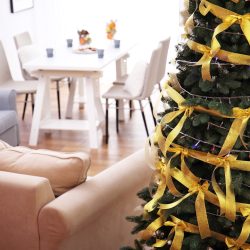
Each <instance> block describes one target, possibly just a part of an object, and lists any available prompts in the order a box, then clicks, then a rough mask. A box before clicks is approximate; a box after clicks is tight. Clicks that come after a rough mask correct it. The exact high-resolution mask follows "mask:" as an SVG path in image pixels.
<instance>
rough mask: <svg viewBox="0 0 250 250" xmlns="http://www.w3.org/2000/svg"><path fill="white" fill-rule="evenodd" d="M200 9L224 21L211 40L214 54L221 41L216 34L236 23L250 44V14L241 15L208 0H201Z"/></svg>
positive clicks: (203, 13)
mask: <svg viewBox="0 0 250 250" xmlns="http://www.w3.org/2000/svg"><path fill="white" fill-rule="evenodd" d="M199 10H200V13H201V14H202V15H204V16H205V15H206V14H207V13H208V12H209V11H211V13H212V14H213V15H214V16H216V17H218V18H220V19H222V20H223V22H222V23H221V24H219V25H218V26H217V27H216V28H215V30H214V34H213V37H212V41H211V50H212V54H216V53H217V52H218V51H219V49H220V47H221V46H220V43H219V41H218V40H217V38H216V36H217V35H218V34H220V33H221V32H223V31H224V30H226V29H228V28H229V27H230V26H232V25H233V24H234V23H239V24H240V26H241V29H242V31H243V33H244V35H245V37H246V39H247V41H248V43H249V44H250V14H245V15H239V14H237V13H235V12H232V11H230V10H228V9H224V8H222V7H220V6H218V5H215V4H212V3H210V2H208V1H206V0H203V1H201V3H200V5H199Z"/></svg>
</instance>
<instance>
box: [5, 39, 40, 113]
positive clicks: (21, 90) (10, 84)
mask: <svg viewBox="0 0 250 250" xmlns="http://www.w3.org/2000/svg"><path fill="white" fill-rule="evenodd" d="M0 62H1V67H0V89H8V90H11V89H14V90H15V91H16V94H17V95H18V94H25V95H34V94H35V93H36V89H37V81H36V80H35V81H34V80H25V81H14V80H13V79H12V76H11V73H10V68H9V64H8V61H7V57H6V54H5V50H4V47H3V44H2V42H1V41H0ZM27 102H28V100H25V103H24V107H25V108H26V104H27ZM33 110H34V100H32V111H33Z"/></svg>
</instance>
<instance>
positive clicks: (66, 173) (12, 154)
mask: <svg viewBox="0 0 250 250" xmlns="http://www.w3.org/2000/svg"><path fill="white" fill-rule="evenodd" d="M89 167H90V157H89V155H88V154H86V153H84V152H76V153H64V152H56V151H51V150H45V149H38V150H35V149H30V148H26V147H21V146H18V147H11V146H9V145H8V144H6V143H2V142H0V171H7V172H13V173H19V174H27V175H34V176H41V177H45V178H47V179H48V180H49V181H50V185H51V187H52V190H53V192H54V194H55V195H56V196H58V195H61V194H62V193H64V192H66V191H68V190H69V189H71V188H73V187H75V186H77V185H79V184H80V183H83V182H84V181H85V180H86V178H87V171H88V169H89Z"/></svg>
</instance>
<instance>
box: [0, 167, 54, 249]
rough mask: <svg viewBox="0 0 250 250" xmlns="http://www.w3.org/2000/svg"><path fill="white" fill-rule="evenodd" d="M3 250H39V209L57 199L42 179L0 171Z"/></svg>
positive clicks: (0, 212)
mask: <svg viewBox="0 0 250 250" xmlns="http://www.w3.org/2000/svg"><path fill="white" fill-rule="evenodd" d="M0 197H1V206H0V228H1V240H0V249H18V250H27V249H33V250H36V249H37V250H38V249H39V233H38V226H37V219H38V214H39V211H40V209H41V208H42V207H43V206H44V205H45V204H47V203H48V202H50V201H52V200H53V199H54V194H53V193H52V190H51V187H50V184H49V181H48V180H47V179H45V178H42V177H35V176H29V175H22V174H15V173H9V172H3V171H0Z"/></svg>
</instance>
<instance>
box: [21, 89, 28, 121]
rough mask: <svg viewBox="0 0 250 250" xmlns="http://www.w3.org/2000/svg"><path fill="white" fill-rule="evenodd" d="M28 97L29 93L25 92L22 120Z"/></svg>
mask: <svg viewBox="0 0 250 250" xmlns="http://www.w3.org/2000/svg"><path fill="white" fill-rule="evenodd" d="M28 98H29V94H25V98H24V105H23V114H22V120H24V117H25V112H26V106H27V102H28Z"/></svg>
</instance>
